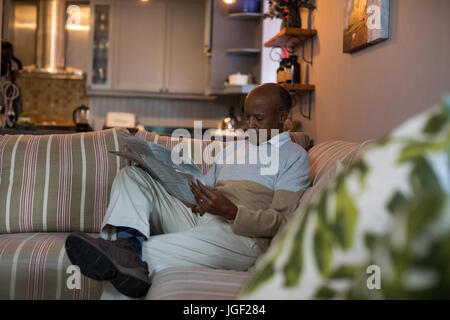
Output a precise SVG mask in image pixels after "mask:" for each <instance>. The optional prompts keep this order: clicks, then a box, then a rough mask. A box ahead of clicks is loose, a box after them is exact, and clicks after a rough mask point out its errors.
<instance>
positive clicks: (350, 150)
mask: <svg viewBox="0 0 450 320" xmlns="http://www.w3.org/2000/svg"><path fill="white" fill-rule="evenodd" d="M375 142H376V141H375V140H367V141H365V142H363V143H352V142H343V141H330V142H324V143H321V144H318V145H317V146H315V147H313V148H312V149H311V150H310V151H309V152H308V154H309V156H310V158H311V183H312V184H313V185H316V184H317V182H318V181H319V180H320V179H321V178H322V177H327V176H328V174H329V172H330V171H333V170H335V169H336V168H335V166H336V162H337V161H338V160H339V161H341V163H342V165H343V166H344V167H348V166H349V165H350V164H352V163H353V162H354V161H355V159H357V158H358V157H359V156H360V155H361V154H363V153H364V152H366V151H367V150H368V149H370V148H371V147H373V146H374V145H375ZM313 178H314V179H313Z"/></svg>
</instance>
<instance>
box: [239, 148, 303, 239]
mask: <svg viewBox="0 0 450 320" xmlns="http://www.w3.org/2000/svg"><path fill="white" fill-rule="evenodd" d="M309 173H310V167H309V157H308V154H307V153H306V151H304V150H302V152H299V153H298V154H295V155H294V156H292V157H290V158H289V159H288V160H287V162H286V164H285V166H284V167H283V168H280V171H279V173H278V178H277V181H276V184H275V191H274V195H273V198H272V202H271V204H270V206H269V208H267V209H256V210H251V209H249V208H248V207H246V206H245V205H237V207H238V211H237V214H236V217H235V219H234V221H233V223H232V230H233V232H234V233H236V234H239V235H243V236H247V237H274V236H275V235H276V234H277V232H278V230H279V229H280V228H281V227H282V226H283V225H284V224H285V223H286V221H287V219H288V218H289V216H290V214H291V213H292V211H293V210H294V209H295V208H296V207H297V205H298V202H299V200H300V198H301V196H302V194H303V192H304V191H305V189H307V188H308V187H309Z"/></svg>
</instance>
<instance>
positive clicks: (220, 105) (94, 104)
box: [89, 96, 243, 127]
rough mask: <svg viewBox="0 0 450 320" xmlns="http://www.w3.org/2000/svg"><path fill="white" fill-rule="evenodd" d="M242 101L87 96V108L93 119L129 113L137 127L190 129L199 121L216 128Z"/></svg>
mask: <svg viewBox="0 0 450 320" xmlns="http://www.w3.org/2000/svg"><path fill="white" fill-rule="evenodd" d="M242 101H243V98H242V97H239V96H223V97H219V98H218V99H216V100H213V101H208V100H206V101H196V100H173V99H152V98H120V97H90V98H89V106H90V107H91V109H92V113H93V115H94V117H95V118H96V119H101V118H105V117H106V113H107V112H131V113H134V114H136V120H137V123H138V124H142V125H146V126H170V127H172V126H176V127H192V126H193V124H194V120H202V121H203V125H204V126H208V127H216V125H217V123H218V122H219V120H220V119H221V118H223V117H225V116H226V115H227V114H228V109H229V107H230V106H231V105H234V106H236V112H237V113H239V112H240V110H239V108H238V106H239V105H240V104H241V102H242Z"/></svg>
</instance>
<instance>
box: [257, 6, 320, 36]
mask: <svg viewBox="0 0 450 320" xmlns="http://www.w3.org/2000/svg"><path fill="white" fill-rule="evenodd" d="M301 8H307V9H308V10H313V9H315V8H316V6H315V5H314V4H313V3H312V1H311V0H269V9H268V11H267V12H266V13H265V14H264V18H271V19H273V18H278V19H282V20H283V23H282V24H281V29H283V28H301V27H302V19H301V16H300V9H301Z"/></svg>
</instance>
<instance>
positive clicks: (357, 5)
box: [344, 0, 390, 53]
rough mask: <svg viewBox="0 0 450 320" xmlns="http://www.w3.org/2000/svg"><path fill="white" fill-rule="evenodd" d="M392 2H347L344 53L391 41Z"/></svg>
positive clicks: (380, 0) (384, 0)
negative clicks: (390, 15) (390, 18)
mask: <svg viewBox="0 0 450 320" xmlns="http://www.w3.org/2000/svg"><path fill="white" fill-rule="evenodd" d="M389 10H390V0H345V14H344V52H345V53H352V52H355V51H357V50H361V49H363V48H366V47H368V46H371V45H374V44H376V43H378V42H381V41H384V40H387V39H389Z"/></svg>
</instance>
